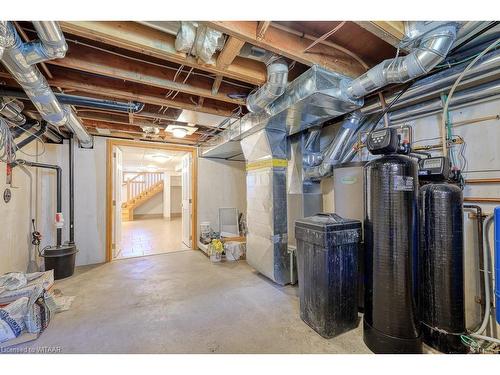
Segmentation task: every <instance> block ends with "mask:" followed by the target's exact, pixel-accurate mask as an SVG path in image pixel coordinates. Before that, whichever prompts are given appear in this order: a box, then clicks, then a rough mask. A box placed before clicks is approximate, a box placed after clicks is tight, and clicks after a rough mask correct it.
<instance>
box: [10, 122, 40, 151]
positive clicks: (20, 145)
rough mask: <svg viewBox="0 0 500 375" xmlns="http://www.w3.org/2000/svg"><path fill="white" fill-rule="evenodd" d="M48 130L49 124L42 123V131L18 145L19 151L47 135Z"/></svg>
mask: <svg viewBox="0 0 500 375" xmlns="http://www.w3.org/2000/svg"><path fill="white" fill-rule="evenodd" d="M46 130H47V123H46V122H45V121H42V123H41V125H40V129H38V130H37V131H36V132H35V133H32V134H31V135H30V136H28V137H26V138H25V139H23V140H22V141H21V142H19V143H17V144H16V147H17V149H18V150H19V149H21V148H23V147H24V146H26V145H28V144H30V143H31V142H33V141H34V140H35V139H37V138H40V137H41V136H42V135H44V134H45V131H46Z"/></svg>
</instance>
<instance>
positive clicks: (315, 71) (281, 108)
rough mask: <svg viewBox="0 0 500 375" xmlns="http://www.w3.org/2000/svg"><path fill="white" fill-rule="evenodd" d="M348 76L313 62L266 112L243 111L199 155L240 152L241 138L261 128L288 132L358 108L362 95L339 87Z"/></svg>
mask: <svg viewBox="0 0 500 375" xmlns="http://www.w3.org/2000/svg"><path fill="white" fill-rule="evenodd" d="M349 80H350V79H349V78H348V77H346V76H343V75H341V74H338V73H334V72H332V71H329V70H326V69H324V68H321V67H320V66H318V65H313V66H312V67H311V68H310V69H309V70H307V71H305V72H304V73H303V74H301V75H300V76H299V77H297V78H296V79H295V80H294V81H293V82H291V83H290V84H289V85H288V86H287V87H286V90H285V92H284V94H283V95H281V96H280V97H279V98H278V99H276V100H274V101H273V102H272V103H271V104H269V105H268V106H267V107H266V110H265V112H260V113H248V114H246V115H245V116H243V117H242V118H241V119H240V120H238V121H235V122H234V123H232V124H231V125H230V126H228V127H227V128H226V129H225V130H224V131H223V132H222V133H220V134H219V135H218V136H217V137H215V138H214V139H212V140H210V141H209V142H207V143H206V144H205V145H203V146H202V147H201V156H203V157H222V158H226V157H231V156H234V155H237V154H241V147H240V144H239V143H240V142H239V141H240V140H241V139H243V138H245V137H247V136H249V135H251V134H253V133H255V132H257V131H259V130H261V129H264V128H266V129H279V130H283V131H285V132H286V133H287V134H288V135H291V134H295V133H298V132H301V131H303V130H305V129H309V128H311V127H315V126H319V125H321V124H323V123H324V122H325V121H328V120H330V119H332V118H335V117H338V116H341V115H344V114H346V113H349V112H352V111H354V110H356V109H359V108H360V107H361V106H362V105H363V99H352V98H349V97H347V95H346V94H345V92H344V91H343V90H342V88H341V85H342V82H349Z"/></svg>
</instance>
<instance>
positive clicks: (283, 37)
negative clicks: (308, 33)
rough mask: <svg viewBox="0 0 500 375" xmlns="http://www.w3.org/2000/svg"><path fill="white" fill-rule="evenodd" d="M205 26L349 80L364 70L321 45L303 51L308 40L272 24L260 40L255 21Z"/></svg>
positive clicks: (352, 61) (347, 57)
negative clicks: (346, 77) (318, 66)
mask: <svg viewBox="0 0 500 375" xmlns="http://www.w3.org/2000/svg"><path fill="white" fill-rule="evenodd" d="M205 24H207V25H208V26H210V27H212V28H214V29H216V30H219V31H222V32H224V33H226V34H228V35H231V36H234V37H236V38H238V39H241V40H244V41H245V42H248V43H252V44H254V45H256V46H258V47H261V48H264V49H266V50H269V51H271V52H274V53H276V54H279V55H282V56H284V57H287V58H289V59H292V60H295V61H298V62H300V63H302V64H305V65H309V66H311V65H314V64H319V65H321V66H323V67H325V68H328V69H331V70H334V71H337V72H339V73H342V74H344V75H346V76H350V77H356V76H359V75H360V74H361V73H363V72H364V71H365V69H364V68H363V67H362V66H361V65H360V63H359V62H358V61H356V59H354V58H353V57H351V56H349V55H348V54H346V53H344V52H341V51H339V50H337V49H335V48H332V47H329V46H326V45H324V44H318V45H316V46H314V48H312V49H311V50H310V51H308V52H304V50H305V49H306V48H307V47H308V46H309V45H310V41H308V40H306V39H304V38H300V37H299V36H297V35H294V34H292V33H287V32H286V31H283V30H280V29H279V28H277V27H274V26H273V25H272V24H271V25H270V26H269V28H268V29H267V32H266V33H265V35H264V37H263V38H262V39H260V40H259V39H258V38H257V30H258V22H257V21H207V22H205Z"/></svg>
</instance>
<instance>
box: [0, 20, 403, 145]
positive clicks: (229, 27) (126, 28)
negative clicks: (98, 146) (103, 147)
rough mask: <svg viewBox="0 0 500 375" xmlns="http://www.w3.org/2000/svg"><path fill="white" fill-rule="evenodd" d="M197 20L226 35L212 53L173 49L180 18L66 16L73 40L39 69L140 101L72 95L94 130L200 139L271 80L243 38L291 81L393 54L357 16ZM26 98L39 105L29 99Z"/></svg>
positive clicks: (69, 85)
mask: <svg viewBox="0 0 500 375" xmlns="http://www.w3.org/2000/svg"><path fill="white" fill-rule="evenodd" d="M199 24H200V25H204V26H207V27H210V28H212V29H214V30H217V31H220V32H222V36H223V39H224V41H225V43H224V45H223V47H222V50H220V51H216V52H215V54H214V56H213V59H212V60H213V61H212V62H210V63H207V62H204V61H201V60H200V58H196V57H194V56H190V55H189V54H187V53H183V52H179V51H178V50H176V45H175V44H176V35H175V34H174V30H176V28H178V27H179V25H180V22H167V23H164V22H148V21H146V22H132V21H110V22H104V21H89V22H74V21H65V22H60V25H61V28H62V31H63V32H64V36H65V38H66V41H67V44H68V51H67V53H66V56H65V57H64V58H61V59H52V60H48V61H46V62H45V63H43V64H40V70H41V72H42V74H43V75H44V76H45V77H46V78H47V80H48V82H49V84H50V86H52V88H53V89H54V90H55V92H57V93H64V94H71V95H78V96H83V97H87V98H92V99H102V100H111V101H117V102H120V103H124V104H126V103H131V102H135V103H138V105H140V106H141V107H142V109H141V110H139V111H137V112H136V113H133V112H130V113H128V112H117V111H113V110H109V109H104V110H103V109H100V108H98V109H96V108H89V107H88V106H82V105H81V104H77V105H73V109H74V111H75V113H76V115H77V116H78V117H79V118H80V119H81V120H82V123H83V124H84V126H85V127H86V128H87V130H88V131H89V133H90V134H100V135H107V136H112V137H117V138H123V139H139V140H141V139H142V140H154V141H158V142H168V143H177V144H184V145H201V144H203V143H205V142H207V141H208V140H210V139H211V138H213V137H214V136H215V135H217V134H218V133H219V132H220V131H221V130H223V128H225V127H227V123H228V122H227V121H226V119H227V118H228V117H230V118H239V117H241V116H243V115H245V114H246V113H247V109H246V105H245V101H246V96H247V95H249V94H250V93H251V92H252V91H255V90H256V89H257V88H259V87H260V86H262V85H263V84H264V83H265V82H266V66H265V64H264V63H263V62H261V61H256V60H255V59H252V58H248V57H242V56H240V55H239V54H240V51H241V49H242V48H243V47H244V46H245V45H247V46H248V45H254V46H257V47H258V48H260V49H261V50H263V51H268V52H271V53H275V54H280V55H282V56H283V57H284V58H285V59H286V61H287V62H288V64H289V67H290V72H289V76H288V81H289V82H291V81H292V80H294V79H295V78H296V77H298V76H299V75H301V74H302V73H304V72H305V71H306V70H307V69H308V68H309V67H310V66H312V65H316V64H318V65H320V66H323V67H325V68H327V69H329V70H332V71H336V72H339V73H342V74H345V75H347V76H351V77H355V76H358V75H359V74H361V73H362V72H364V71H365V69H366V66H368V67H371V66H373V65H375V64H377V63H378V62H380V61H381V60H383V59H385V58H387V57H391V56H393V55H394V54H395V48H394V47H393V46H392V45H391V43H390V41H389V42H388V41H386V40H385V37H381V36H380V34H378V33H375V32H373V30H371V31H370V30H369V28H368V27H366V25H360V24H361V23H356V22H345V23H343V24H342V25H340V23H339V22H338V21H322V22H271V21H260V22H256V21H255V22H250V21H244V22H236V21H210V22H202V23H199ZM383 24H384V23H382V22H378V23H377V25H376V27H378V28H384V27H385V28H386V30H387V33H388V34H390V33H391V32H392V33H394V30H396V31H397V30H398V28H399V29H402V22H391V23H390V25H388V23H387V25H383ZM15 25H16V28H17V31H18V32H19V34H20V36H21V38H22V39H23V40H24V41H32V40H35V39H36V37H37V36H36V33H35V31H34V27H33V25H32V23H31V22H16V23H15ZM373 27H375V26H373ZM332 30H333V31H334V32H333V33H332ZM396 34H397V32H396ZM397 37H398V35H396V36H393V38H397ZM399 37H401V35H399ZM360 61H362V62H363V64H361V63H360ZM2 69H3V68H2ZM0 77H1V78H2V80H3V81H4V85H3V87H2V89H5V90H16V91H17V92H18V94H19V95H21V96H22V92H21V90H20V87H19V85H18V84H17V83H16V81H15V80H14V79H12V77H11V76H10V74H9V73H7V72H6V71H5V70H0ZM20 99H21V100H23V102H24V104H25V106H26V108H27V109H33V108H32V105H31V103H30V102H29V100H27V99H26V98H20ZM172 124H177V125H184V126H188V125H190V126H195V127H197V130H196V132H195V133H194V134H192V135H188V136H186V137H185V138H181V139H179V138H175V137H173V136H172V134H171V133H169V132H165V131H164V129H165V128H166V127H167V126H169V125H172ZM145 126H148V127H156V128H158V129H159V134H158V135H156V136H154V137H151V136H147V135H145V133H144V130H143V127H145Z"/></svg>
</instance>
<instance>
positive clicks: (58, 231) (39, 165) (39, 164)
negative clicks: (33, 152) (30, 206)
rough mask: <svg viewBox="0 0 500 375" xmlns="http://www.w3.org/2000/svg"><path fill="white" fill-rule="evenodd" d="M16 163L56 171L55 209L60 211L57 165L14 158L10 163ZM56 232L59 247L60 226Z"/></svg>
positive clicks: (59, 180) (59, 185)
mask: <svg viewBox="0 0 500 375" xmlns="http://www.w3.org/2000/svg"><path fill="white" fill-rule="evenodd" d="M16 165H26V166H28V167H35V168H44V169H52V170H55V171H56V185H57V186H56V194H57V198H56V211H57V212H58V213H59V212H62V169H61V167H60V166H58V165H54V164H44V163H37V162H32V161H26V160H19V159H18V160H16V161H15V162H14V163H12V164H11V166H12V167H15V166H16ZM56 234H57V242H56V244H57V247H60V246H61V245H62V228H57V229H56Z"/></svg>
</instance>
